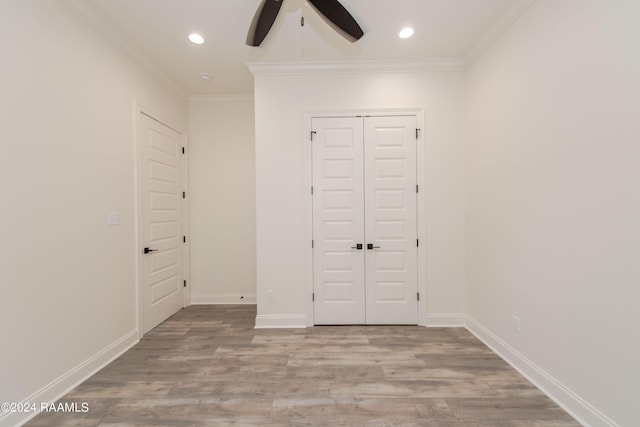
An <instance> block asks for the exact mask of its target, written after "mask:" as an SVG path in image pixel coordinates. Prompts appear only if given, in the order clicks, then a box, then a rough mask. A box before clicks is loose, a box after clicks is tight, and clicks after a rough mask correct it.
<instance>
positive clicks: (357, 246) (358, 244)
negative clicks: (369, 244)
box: [351, 243, 362, 250]
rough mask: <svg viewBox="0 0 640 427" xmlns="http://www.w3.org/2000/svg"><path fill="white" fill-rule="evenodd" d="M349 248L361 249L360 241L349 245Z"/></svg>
mask: <svg viewBox="0 0 640 427" xmlns="http://www.w3.org/2000/svg"><path fill="white" fill-rule="evenodd" d="M351 249H357V250H361V249H362V243H356V245H355V246H351Z"/></svg>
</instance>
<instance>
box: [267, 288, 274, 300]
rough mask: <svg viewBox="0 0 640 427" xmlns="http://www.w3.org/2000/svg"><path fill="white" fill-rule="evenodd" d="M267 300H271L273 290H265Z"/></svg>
mask: <svg viewBox="0 0 640 427" xmlns="http://www.w3.org/2000/svg"><path fill="white" fill-rule="evenodd" d="M267 301H273V291H272V290H271V289H269V290H268V291H267Z"/></svg>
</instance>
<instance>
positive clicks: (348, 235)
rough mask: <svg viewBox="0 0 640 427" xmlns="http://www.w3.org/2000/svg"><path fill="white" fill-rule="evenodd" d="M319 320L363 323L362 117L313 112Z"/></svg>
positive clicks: (316, 309)
mask: <svg viewBox="0 0 640 427" xmlns="http://www.w3.org/2000/svg"><path fill="white" fill-rule="evenodd" d="M312 126H313V129H314V131H315V132H316V133H315V135H314V138H313V153H312V155H313V183H314V184H313V185H314V203H313V235H314V259H313V269H314V294H315V298H314V323H315V324H318V325H323V324H362V323H364V322H365V308H364V268H363V262H364V253H363V252H364V250H357V249H352V247H353V246H355V245H356V244H357V243H363V242H364V218H363V217H362V212H363V193H362V191H363V190H362V179H363V170H362V167H363V166H362V148H363V147H362V121H361V119H358V118H317V119H316V118H314V119H313V120H312Z"/></svg>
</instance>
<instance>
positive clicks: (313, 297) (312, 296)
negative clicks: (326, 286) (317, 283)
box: [311, 292, 316, 301]
mask: <svg viewBox="0 0 640 427" xmlns="http://www.w3.org/2000/svg"><path fill="white" fill-rule="evenodd" d="M315 300H316V294H315V292H314V293H312V294H311V301H315Z"/></svg>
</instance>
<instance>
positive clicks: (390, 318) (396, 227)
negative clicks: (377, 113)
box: [364, 116, 418, 325]
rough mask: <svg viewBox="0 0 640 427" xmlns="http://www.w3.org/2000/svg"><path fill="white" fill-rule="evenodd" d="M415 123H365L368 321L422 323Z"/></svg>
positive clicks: (405, 119) (398, 120) (395, 119)
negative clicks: (419, 299) (419, 293)
mask: <svg viewBox="0 0 640 427" xmlns="http://www.w3.org/2000/svg"><path fill="white" fill-rule="evenodd" d="M416 127H417V122H416V117H415V116H401V117H397V116H389V117H366V118H365V119H364V129H365V130H364V146H365V148H364V182H365V186H364V188H365V196H364V199H365V208H364V209H365V236H366V243H367V250H366V259H365V266H366V267H365V277H366V283H367V285H366V307H367V309H366V317H367V323H368V324H414V325H415V324H417V323H418V301H417V300H418V298H417V293H418V276H417V274H418V264H417V263H418V249H417V239H416V238H417V234H418V233H417V217H416V214H417V210H416V203H417V200H416V199H417V195H416V183H417V176H416Z"/></svg>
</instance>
